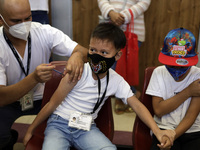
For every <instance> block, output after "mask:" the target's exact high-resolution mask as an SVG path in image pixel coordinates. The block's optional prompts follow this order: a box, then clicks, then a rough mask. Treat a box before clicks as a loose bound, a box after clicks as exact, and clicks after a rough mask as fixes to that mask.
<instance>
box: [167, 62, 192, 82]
mask: <svg viewBox="0 0 200 150" xmlns="http://www.w3.org/2000/svg"><path fill="white" fill-rule="evenodd" d="M165 66H166V68H167V70H168V71H169V73H170V74H171V75H172V77H173V78H174V80H175V81H178V80H179V79H180V78H181V77H183V75H184V74H185V73H186V72H187V71H188V70H189V69H190V68H191V67H182V68H173V67H169V66H167V65H165Z"/></svg>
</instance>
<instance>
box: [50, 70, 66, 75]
mask: <svg viewBox="0 0 200 150" xmlns="http://www.w3.org/2000/svg"><path fill="white" fill-rule="evenodd" d="M53 71H55V72H57V73H59V74H61V75H63V76H64V74H63V73H62V72H60V71H58V70H56V69H53Z"/></svg>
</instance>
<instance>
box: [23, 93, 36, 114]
mask: <svg viewBox="0 0 200 150" xmlns="http://www.w3.org/2000/svg"><path fill="white" fill-rule="evenodd" d="M20 103H21V109H22V111H26V110H29V109H31V108H33V92H32V91H31V92H29V93H27V94H26V95H24V96H23V97H22V98H21V99H20Z"/></svg>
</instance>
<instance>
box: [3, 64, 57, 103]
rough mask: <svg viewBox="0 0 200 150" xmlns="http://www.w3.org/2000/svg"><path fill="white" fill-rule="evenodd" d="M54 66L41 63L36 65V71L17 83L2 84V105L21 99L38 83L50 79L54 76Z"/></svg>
mask: <svg viewBox="0 0 200 150" xmlns="http://www.w3.org/2000/svg"><path fill="white" fill-rule="evenodd" d="M54 68H55V66H51V65H49V64H41V65H39V66H37V67H36V69H35V71H34V72H32V73H30V74H29V75H28V76H26V77H25V78H24V79H22V80H21V81H19V82H17V83H16V84H13V85H9V86H6V85H0V107H3V106H5V105H8V104H11V103H13V102H15V101H17V100H19V99H20V98H21V97H23V96H24V95H25V94H27V93H28V92H29V91H30V90H31V89H33V88H34V87H35V86H36V85H37V84H38V83H44V82H46V81H48V80H49V79H50V78H51V76H52V70H53V69H54Z"/></svg>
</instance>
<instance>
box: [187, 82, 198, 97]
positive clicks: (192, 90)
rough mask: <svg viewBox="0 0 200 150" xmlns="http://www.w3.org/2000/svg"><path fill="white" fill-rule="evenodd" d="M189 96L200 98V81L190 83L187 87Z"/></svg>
mask: <svg viewBox="0 0 200 150" xmlns="http://www.w3.org/2000/svg"><path fill="white" fill-rule="evenodd" d="M187 88H188V90H189V96H190V97H191V96H200V79H197V80H195V81H194V82H192V83H191V84H190V85H189V86H188V87H187Z"/></svg>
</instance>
